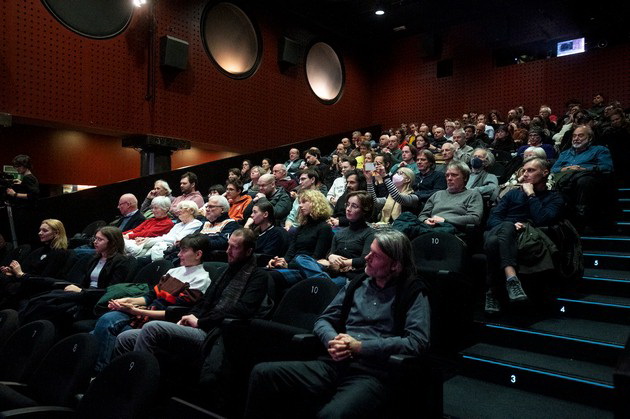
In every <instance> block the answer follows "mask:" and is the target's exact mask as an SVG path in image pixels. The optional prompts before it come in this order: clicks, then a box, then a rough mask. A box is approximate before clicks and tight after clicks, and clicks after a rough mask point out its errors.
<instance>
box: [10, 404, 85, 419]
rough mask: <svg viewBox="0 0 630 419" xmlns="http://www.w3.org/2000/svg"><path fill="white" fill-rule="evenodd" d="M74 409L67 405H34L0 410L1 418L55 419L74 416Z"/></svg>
mask: <svg viewBox="0 0 630 419" xmlns="http://www.w3.org/2000/svg"><path fill="white" fill-rule="evenodd" d="M74 413H75V411H74V410H73V409H70V408H69V407H61V406H35V407H23V408H20V409H12V410H5V411H4V412H2V417H3V418H33V419H35V418H42V419H56V418H63V419H67V418H69V417H74V416H75V414H74Z"/></svg>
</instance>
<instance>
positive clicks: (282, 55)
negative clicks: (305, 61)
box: [278, 36, 300, 67]
mask: <svg viewBox="0 0 630 419" xmlns="http://www.w3.org/2000/svg"><path fill="white" fill-rule="evenodd" d="M278 62H279V63H280V64H281V65H283V66H286V67H288V66H293V65H297V64H298V63H299V62H300V44H299V43H298V42H296V41H294V40H293V39H291V38H287V37H286V36H283V37H281V38H280V48H279V49H278Z"/></svg>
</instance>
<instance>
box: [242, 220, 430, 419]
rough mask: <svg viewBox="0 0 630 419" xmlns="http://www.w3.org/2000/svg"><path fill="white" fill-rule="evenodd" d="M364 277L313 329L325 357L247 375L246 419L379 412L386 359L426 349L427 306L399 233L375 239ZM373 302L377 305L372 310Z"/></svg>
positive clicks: (280, 364)
mask: <svg viewBox="0 0 630 419" xmlns="http://www.w3.org/2000/svg"><path fill="white" fill-rule="evenodd" d="M365 273H366V274H367V277H366V276H361V277H359V278H358V279H357V280H355V281H353V282H351V283H350V285H348V286H347V287H346V288H344V289H343V290H342V291H341V292H340V293H339V294H338V295H337V297H335V299H334V300H333V301H332V302H331V303H330V305H329V306H328V308H327V309H326V310H325V311H324V313H323V314H322V315H321V316H320V317H319V318H318V320H317V322H316V323H315V328H314V331H315V334H316V335H317V337H318V338H319V339H320V340H321V342H322V344H323V346H324V348H327V350H328V355H329V358H328V359H320V360H315V361H291V362H273V363H262V364H258V365H257V366H256V367H255V368H254V370H253V372H252V374H251V376H250V385H249V392H248V399H247V404H246V407H245V417H247V418H260V417H278V416H279V417H295V416H309V417H310V416H317V417H333V416H334V417H379V415H381V414H382V413H383V412H382V411H381V408H383V407H384V406H385V404H386V403H387V401H388V394H389V392H388V388H389V387H388V383H386V381H384V379H383V378H382V377H385V376H386V375H385V374H384V373H385V364H386V362H387V358H388V357H389V356H390V355H393V354H408V355H419V354H421V353H422V352H424V351H426V350H427V348H428V346H429V324H430V319H429V317H430V312H429V303H428V300H427V297H426V295H425V292H424V286H423V284H422V283H421V281H420V280H419V279H418V277H417V276H416V272H415V266H414V262H413V258H412V256H411V245H410V243H409V240H408V239H407V238H406V237H404V235H403V234H401V233H399V232H397V231H393V230H384V231H379V232H378V233H376V236H375V239H374V241H373V242H372V243H371V250H370V253H369V254H368V255H367V256H366V268H365ZM390 284H391V285H392V286H389V285H390ZM371 301H379V303H378V307H376V306H374V305H373V304H372V302H371ZM359 353H360V355H359ZM314 406H317V407H316V408H314V409H311V407H314Z"/></svg>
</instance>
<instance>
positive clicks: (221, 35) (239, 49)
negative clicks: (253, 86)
mask: <svg viewBox="0 0 630 419" xmlns="http://www.w3.org/2000/svg"><path fill="white" fill-rule="evenodd" d="M201 35H202V37H203V45H204V47H205V49H206V52H207V53H208V55H209V56H210V59H211V60H212V62H213V63H214V64H215V65H216V66H217V68H218V69H219V70H220V71H221V72H222V73H223V74H225V75H227V76H230V77H233V78H237V79H244V78H247V77H249V76H251V75H252V74H254V73H255V72H256V70H257V69H258V65H259V64H260V58H261V56H262V43H261V37H260V34H259V33H258V30H257V29H256V27H254V24H253V23H252V21H251V20H250V19H249V17H248V16H247V14H245V12H244V11H243V10H241V9H240V8H239V7H237V6H235V5H234V4H232V3H214V4H213V3H208V5H207V6H206V9H205V10H204V14H203V16H202V18H201Z"/></svg>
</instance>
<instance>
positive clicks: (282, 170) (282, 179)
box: [273, 164, 298, 193]
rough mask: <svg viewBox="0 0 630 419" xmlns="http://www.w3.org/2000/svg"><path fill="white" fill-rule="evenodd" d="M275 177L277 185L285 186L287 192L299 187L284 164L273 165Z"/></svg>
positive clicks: (278, 186)
mask: <svg viewBox="0 0 630 419" xmlns="http://www.w3.org/2000/svg"><path fill="white" fill-rule="evenodd" d="M273 177H274V178H275V179H276V187H277V188H284V190H285V191H286V193H290V192H291V191H292V190H293V189H295V188H296V187H297V185H298V184H297V182H296V181H295V179H293V178H292V177H291V176H289V174H288V173H287V169H286V167H284V165H282V164H276V165H275V166H273Z"/></svg>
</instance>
